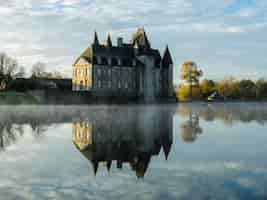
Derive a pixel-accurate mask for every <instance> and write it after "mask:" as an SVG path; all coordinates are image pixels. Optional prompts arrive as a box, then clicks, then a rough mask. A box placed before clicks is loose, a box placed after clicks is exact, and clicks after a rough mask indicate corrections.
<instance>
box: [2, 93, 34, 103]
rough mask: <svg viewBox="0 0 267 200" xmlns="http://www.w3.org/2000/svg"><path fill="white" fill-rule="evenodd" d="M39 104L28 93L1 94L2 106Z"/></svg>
mask: <svg viewBox="0 0 267 200" xmlns="http://www.w3.org/2000/svg"><path fill="white" fill-rule="evenodd" d="M3 104H11V105H16V104H38V100H37V99H36V98H35V97H33V96H32V95H30V94H28V93H20V92H0V105H3Z"/></svg>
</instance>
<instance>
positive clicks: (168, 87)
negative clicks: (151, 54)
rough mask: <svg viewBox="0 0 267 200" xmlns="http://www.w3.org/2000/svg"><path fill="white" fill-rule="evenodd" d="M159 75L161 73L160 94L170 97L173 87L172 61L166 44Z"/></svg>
mask: <svg viewBox="0 0 267 200" xmlns="http://www.w3.org/2000/svg"><path fill="white" fill-rule="evenodd" d="M161 70H162V71H161V75H162V96H163V97H172V96H173V93H174V89H173V61H172V57H171V54H170V51H169V47H168V45H167V47H166V49H165V52H164V55H163V58H162V61H161Z"/></svg>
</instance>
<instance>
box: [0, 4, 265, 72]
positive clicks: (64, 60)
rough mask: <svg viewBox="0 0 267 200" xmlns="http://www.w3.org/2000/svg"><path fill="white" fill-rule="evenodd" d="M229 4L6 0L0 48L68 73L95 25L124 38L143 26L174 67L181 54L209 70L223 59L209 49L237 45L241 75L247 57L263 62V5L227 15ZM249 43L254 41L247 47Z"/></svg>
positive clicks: (28, 63) (247, 65) (25, 60)
mask: <svg viewBox="0 0 267 200" xmlns="http://www.w3.org/2000/svg"><path fill="white" fill-rule="evenodd" d="M232 3H233V1H232V0H226V1H220V2H215V1H213V0H207V1H205V2H200V1H197V0H167V1H164V2H162V1H160V0H157V1H155V0H145V1H130V0H123V1H122V0H121V1H115V0H98V1H88V0H24V1H23V2H21V1H20V0H7V1H5V2H2V3H1V5H0V23H1V26H0V46H1V50H4V51H7V53H10V54H12V55H13V56H14V57H16V58H17V59H18V60H19V61H21V62H22V63H23V64H24V65H26V66H28V68H29V66H31V65H32V64H33V63H34V62H35V61H36V60H41V61H43V62H46V63H48V65H49V66H55V65H61V66H65V68H64V70H65V71H69V73H70V66H71V64H72V62H73V60H75V57H76V56H78V55H79V53H80V52H81V51H83V49H84V48H86V47H87V46H88V44H89V40H90V39H92V33H93V31H94V30H95V29H96V30H98V31H99V32H101V34H100V37H101V36H104V35H105V34H106V32H108V31H110V32H112V33H113V37H115V36H117V35H126V36H127V38H128V39H129V37H130V35H131V34H132V33H133V32H134V31H135V29H136V28H137V27H139V26H145V27H146V28H147V29H148V35H149V36H150V37H151V40H152V41H151V43H152V44H153V45H154V46H155V47H157V48H160V49H161V50H163V48H164V47H165V45H166V43H169V44H170V48H171V51H172V52H173V55H174V60H175V63H177V65H178V64H180V63H181V62H182V61H183V59H185V58H194V59H196V61H197V62H202V63H203V62H205V63H207V65H208V67H209V71H211V73H212V71H213V72H214V73H215V72H216V71H217V70H216V69H213V66H214V64H215V63H214V61H213V59H214V57H216V58H217V59H219V60H216V63H219V62H222V63H225V60H228V57H227V55H225V56H222V55H220V58H218V55H217V56H216V55H215V56H214V55H213V52H218V50H217V49H218V48H219V47H222V48H223V51H224V52H227V51H235V52H237V51H238V49H237V48H233V45H234V44H237V43H238V44H242V43H243V44H244V45H245V46H246V47H245V48H246V49H247V50H248V51H250V54H249V56H246V57H243V56H242V55H237V56H236V58H235V60H236V63H235V64H237V65H242V67H243V70H244V73H248V72H249V71H250V70H249V68H250V67H251V66H250V63H251V62H252V61H255V65H254V67H256V68H257V67H259V68H263V66H266V65H267V61H264V62H260V60H264V55H263V54H262V53H261V52H264V51H266V46H263V45H261V44H262V43H263V42H264V41H265V35H266V23H267V22H266V19H267V16H266V15H265V14H264V13H265V12H264V10H265V9H266V6H267V5H266V3H265V1H263V0H260V1H257V3H256V5H255V6H254V7H253V8H250V7H249V8H242V9H239V10H238V11H237V12H235V13H234V14H229V15H228V14H227V13H225V12H224V9H225V8H226V7H228V6H230V5H231V4H232ZM7 18H8V19H9V20H6V19H7ZM101 39H103V37H101ZM252 41H254V42H255V43H257V45H253V46H250V45H249V44H250V43H251V42H252ZM188 43H192V44H194V45H193V46H195V47H198V48H199V47H201V49H202V51H201V52H199V51H196V48H195V47H193V46H192V47H187V48H186V49H180V47H181V46H185V44H188ZM214 44H216V46H215V45H214ZM226 44H229V45H228V46H227V45H226ZM200 56H201V57H200ZM228 70H229V73H231V69H230V68H229V69H228ZM246 70H247V72H246ZM177 73H178V72H176V75H177ZM242 73H243V72H242ZM237 75H239V74H237ZM177 77H178V76H177Z"/></svg>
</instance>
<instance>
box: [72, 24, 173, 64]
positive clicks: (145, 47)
mask: <svg viewBox="0 0 267 200" xmlns="http://www.w3.org/2000/svg"><path fill="white" fill-rule="evenodd" d="M135 45H137V46H138V47H139V49H138V55H143V54H144V55H148V56H153V57H154V58H155V60H156V63H155V64H156V67H160V65H161V62H162V63H163V65H164V66H169V64H172V58H171V55H170V52H169V49H168V47H167V48H166V50H165V53H164V57H163V59H162V58H161V55H160V52H159V51H158V50H157V49H152V48H151V47H150V42H149V40H148V38H147V35H146V32H145V30H144V28H139V29H138V30H137V33H135V34H134V35H133V37H132V40H131V42H130V43H128V44H126V43H124V44H123V45H122V46H120V47H118V46H112V42H111V38H110V35H109V34H108V37H107V40H106V41H105V43H104V44H103V45H102V44H99V40H98V36H97V33H96V32H95V35H94V42H93V44H92V46H91V47H88V48H87V49H86V50H85V51H84V52H83V53H82V54H81V55H80V57H79V58H78V59H77V60H76V61H75V63H74V64H76V63H77V62H78V60H79V59H80V58H84V59H85V60H87V61H88V62H92V61H93V56H103V57H114V58H129V59H134V58H135V57H136V53H135V48H134V46H135ZM138 64H140V62H138ZM142 65H143V64H142Z"/></svg>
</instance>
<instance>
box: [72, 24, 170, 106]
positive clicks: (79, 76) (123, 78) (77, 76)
mask: <svg viewBox="0 0 267 200" xmlns="http://www.w3.org/2000/svg"><path fill="white" fill-rule="evenodd" d="M72 90H73V91H90V92H91V93H92V94H93V95H94V96H129V97H131V96H135V97H138V98H139V99H144V100H145V101H154V100H157V99H161V98H170V97H174V95H173V94H174V89H173V61H172V57H171V54H170V52H169V49H168V47H167V48H166V50H165V53H164V55H163V57H161V55H160V53H159V51H158V50H157V49H153V48H152V47H151V44H150V41H149V40H148V38H147V34H146V32H145V30H144V29H143V28H140V29H138V31H137V33H135V34H134V35H133V37H132V40H131V42H129V43H124V42H123V38H118V40H117V45H116V46H114V45H113V44H112V41H111V38H110V35H108V37H107V39H106V41H105V42H104V44H100V43H99V40H98V36H97V33H95V36H94V41H93V44H92V45H91V46H90V47H88V48H87V49H86V50H85V51H84V52H83V53H82V54H81V55H80V56H79V57H78V58H77V59H76V61H75V62H74V64H73V66H72Z"/></svg>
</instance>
